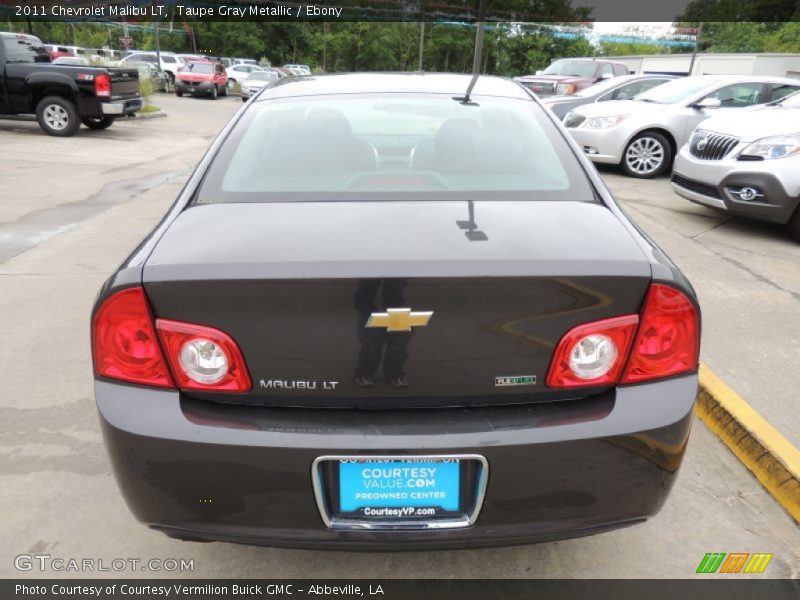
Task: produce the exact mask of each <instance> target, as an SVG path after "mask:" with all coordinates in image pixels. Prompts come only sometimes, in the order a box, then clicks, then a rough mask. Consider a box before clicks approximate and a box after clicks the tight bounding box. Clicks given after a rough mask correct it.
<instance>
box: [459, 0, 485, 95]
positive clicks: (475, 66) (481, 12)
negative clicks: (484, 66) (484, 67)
mask: <svg viewBox="0 0 800 600" xmlns="http://www.w3.org/2000/svg"><path fill="white" fill-rule="evenodd" d="M486 1H487V0H480V6H479V7H478V22H477V23H476V25H477V27H478V29H477V31H476V32H475V55H474V56H473V58H472V79H471V80H470V82H469V85H468V86H467V92H466V94H464V97H463V98H456V100H459V101H461V102H463V103H464V104H469V103H470V99H469V97H470V95H471V94H472V89H473V88H474V87H475V84H476V83H477V82H478V77H480V74H481V61H482V58H483V37H484V34H485V33H486Z"/></svg>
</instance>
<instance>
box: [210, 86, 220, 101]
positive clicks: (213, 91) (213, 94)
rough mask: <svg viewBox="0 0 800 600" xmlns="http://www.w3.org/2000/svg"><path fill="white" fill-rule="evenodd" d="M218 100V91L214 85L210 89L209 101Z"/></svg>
mask: <svg viewBox="0 0 800 600" xmlns="http://www.w3.org/2000/svg"><path fill="white" fill-rule="evenodd" d="M217 98H219V90H218V89H217V85H216V84H214V87H213V88H212V89H211V99H212V100H216V99H217Z"/></svg>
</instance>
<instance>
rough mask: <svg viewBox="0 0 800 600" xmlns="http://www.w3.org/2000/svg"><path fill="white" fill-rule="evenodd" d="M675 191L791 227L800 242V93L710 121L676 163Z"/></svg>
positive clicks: (690, 142)
mask: <svg viewBox="0 0 800 600" xmlns="http://www.w3.org/2000/svg"><path fill="white" fill-rule="evenodd" d="M672 188H673V189H674V190H675V192H677V194H678V195H680V196H683V197H684V198H686V199H687V200H691V201H692V202H697V203H699V204H704V205H706V206H711V207H713V208H718V209H721V210H725V211H727V212H729V213H730V214H733V215H738V216H742V217H749V218H752V219H758V220H760V221H769V222H772V223H781V224H787V225H788V226H789V230H790V231H791V232H792V235H793V236H794V237H795V238H796V239H798V240H800V208H798V205H800V93H798V94H794V95H793V96H790V97H788V98H786V99H784V100H782V101H780V102H778V103H775V104H772V105H769V106H767V107H764V108H760V109H758V110H753V111H748V112H745V113H738V114H736V115H720V116H719V117H715V118H712V119H708V120H707V121H704V122H703V123H702V124H701V125H700V127H698V128H697V129H695V130H694V132H693V133H692V136H691V138H690V140H689V143H688V144H687V145H685V146H684V147H683V148H681V151H680V153H679V154H678V156H677V158H676V159H675V168H674V170H673V173H672Z"/></svg>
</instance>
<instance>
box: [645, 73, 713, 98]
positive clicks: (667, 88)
mask: <svg viewBox="0 0 800 600" xmlns="http://www.w3.org/2000/svg"><path fill="white" fill-rule="evenodd" d="M716 81H719V80H716V79H713V78H710V77H683V78H681V79H673V80H672V81H668V82H667V83H665V84H664V85H659V86H658V87H654V88H652V89H650V90H648V91H646V92H642V93H641V94H638V95H637V96H636V98H635V99H636V100H642V101H643V102H654V103H656V104H676V103H678V102H683V101H684V100H688V99H689V98H690V97H692V96H693V95H694V94H697V93H699V92H700V91H702V90H703V89H704V88H707V87H708V86H710V85H713V84H714V83H715V82H716Z"/></svg>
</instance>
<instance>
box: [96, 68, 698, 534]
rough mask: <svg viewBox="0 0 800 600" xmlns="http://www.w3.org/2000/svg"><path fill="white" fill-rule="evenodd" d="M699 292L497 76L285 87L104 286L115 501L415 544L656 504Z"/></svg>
mask: <svg viewBox="0 0 800 600" xmlns="http://www.w3.org/2000/svg"><path fill="white" fill-rule="evenodd" d="M699 344H700V311H699V308H698V304H697V299H696V297H695V294H694V292H693V291H692V288H691V286H690V284H689V283H688V281H687V280H686V278H685V277H684V276H683V275H682V274H681V272H680V271H679V270H678V268H677V267H676V266H675V265H674V264H673V263H672V262H671V261H670V259H669V258H668V257H667V256H666V255H665V254H664V253H663V252H662V251H661V250H660V249H659V248H658V247H657V246H656V245H655V244H654V243H653V241H652V240H650V239H649V238H648V237H647V235H646V234H645V233H643V232H642V231H641V230H640V229H639V228H638V227H637V226H636V225H635V224H634V223H632V222H631V221H630V220H629V218H628V217H627V216H626V215H625V213H624V212H623V211H622V210H621V209H620V207H619V206H618V204H617V202H616V201H615V200H614V198H613V197H612V196H611V194H610V193H609V191H608V189H607V188H606V187H605V185H604V184H603V182H602V181H601V180H600V179H599V177H598V176H597V174H596V172H595V170H594V169H593V168H592V166H591V164H590V163H589V162H588V161H587V159H586V158H585V157H584V156H583V155H582V152H581V151H580V149H579V148H578V147H577V146H576V145H575V144H574V143H573V142H572V141H571V140H570V139H569V136H568V135H567V133H566V131H565V130H564V129H563V127H562V126H561V124H560V123H559V122H558V120H557V119H556V118H555V117H554V116H553V115H552V114H551V113H550V111H548V110H546V109H545V108H543V107H542V105H541V104H539V103H538V101H537V100H536V99H535V97H534V96H533V95H532V94H531V93H530V92H528V91H527V90H525V89H524V88H523V87H522V86H520V85H518V84H516V83H514V82H513V81H510V80H506V79H499V78H491V77H480V78H478V79H477V81H476V80H475V79H471V78H470V77H469V76H466V75H427V74H426V75H420V74H414V75H411V74H408V75H405V74H394V75H390V74H354V75H331V76H323V77H316V76H314V77H305V78H302V79H286V80H283V81H282V82H279V83H276V84H275V85H273V86H270V87H269V88H265V89H263V90H262V91H260V92H259V93H258V95H257V96H256V97H255V98H254V99H253V100H252V101H250V102H248V103H247V104H246V105H245V106H243V108H242V110H241V111H240V112H239V113H238V114H237V115H236V116H235V117H234V118H233V119H232V121H231V122H230V123H229V124H228V125H227V127H226V128H225V129H224V130H223V131H222V132H221V134H220V135H219V137H218V138H217V140H216V141H215V142H214V143H213V145H212V146H211V148H210V150H209V151H208V153H207V154H206V156H205V157H204V158H203V160H202V161H201V163H200V164H199V166H198V167H197V169H196V171H195V172H194V174H193V175H192V176H191V178H190V179H189V181H188V183H187V184H186V186H185V188H184V189H183V191H182V192H181V193H180V195H179V197H178V198H177V200H176V202H175V204H174V205H173V206H172V208H171V209H170V210H169V212H168V213H167V215H166V216H165V218H164V219H163V221H162V222H161V223H160V224H159V225H158V226H157V227H156V228H155V230H154V231H153V232H152V233H151V234H150V235H149V236H148V237H147V238H146V239H145V240H144V241H143V242H142V244H141V245H140V246H139V247H138V248H137V249H136V250H135V251H134V252H133V253H132V254H131V255H130V257H129V258H128V259H127V260H126V261H125V262H124V263H123V265H122V266H121V267H120V268H119V269H118V270H117V271H116V272H115V273H114V274H113V275H112V277H111V278H110V279H109V280H108V281H107V283H106V284H105V285H104V287H103V288H102V290H101V292H100V294H99V296H98V298H97V302H96V305H95V307H94V311H93V315H92V345H93V357H94V373H95V396H96V400H97V406H98V409H99V413H100V416H101V422H102V430H103V435H104V438H105V443H106V446H107V448H108V451H109V454H110V456H111V460H112V464H113V468H114V472H115V474H116V478H117V481H118V483H119V486H120V488H121V490H122V493H123V495H124V497H125V499H126V501H127V503H128V506H129V507H130V509H131V510H132V512H133V513H134V515H135V516H136V517H137V518H138V519H139V520H140V521H142V522H143V523H145V524H147V525H148V526H150V527H152V528H154V529H157V530H160V531H162V532H164V533H166V534H167V535H169V536H172V537H176V538H182V539H188V540H227V541H234V542H242V543H254V544H266V545H274V546H297V547H323V548H324V547H327V548H356V547H360V548H384V549H386V548H388V549H400V548H430V547H437V548H438V547H467V546H486V545H498V544H513V543H523V542H531V541H538V540H549V539H555V538H564V537H574V536H581V535H589V534H593V533H597V532H601V531H604V530H608V529H612V528H616V527H621V526H625V525H630V524H633V523H637V522H641V521H643V520H645V519H647V518H648V517H650V516H651V515H653V514H655V513H656V512H657V511H658V510H659V508H660V507H661V506H662V504H663V503H664V501H665V499H666V496H667V494H668V492H669V490H670V487H671V485H672V483H673V482H674V480H675V475H676V472H677V470H678V468H679V465H680V463H681V459H682V457H683V454H684V450H685V448H686V443H687V438H688V435H689V428H690V424H691V420H692V408H693V405H694V400H695V395H696V391H697V367H698V352H699Z"/></svg>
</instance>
